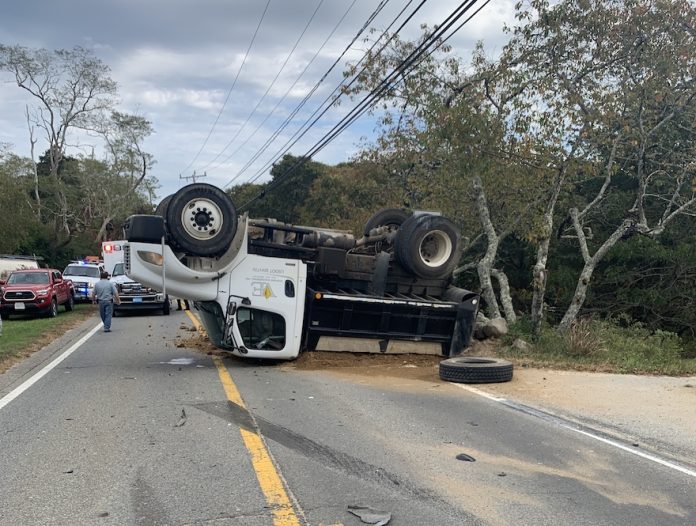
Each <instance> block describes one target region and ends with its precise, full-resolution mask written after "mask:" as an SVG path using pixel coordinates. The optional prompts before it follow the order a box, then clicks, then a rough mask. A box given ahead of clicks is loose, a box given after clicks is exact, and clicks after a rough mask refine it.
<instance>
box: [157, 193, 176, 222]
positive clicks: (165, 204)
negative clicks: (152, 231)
mask: <svg viewBox="0 0 696 526" xmlns="http://www.w3.org/2000/svg"><path fill="white" fill-rule="evenodd" d="M172 195H174V194H169V195H168V196H167V197H165V198H164V199H162V200H161V201H160V202H159V204H158V205H157V208H155V213H154V215H156V216H161V217H167V208H169V201H171V200H172Z"/></svg>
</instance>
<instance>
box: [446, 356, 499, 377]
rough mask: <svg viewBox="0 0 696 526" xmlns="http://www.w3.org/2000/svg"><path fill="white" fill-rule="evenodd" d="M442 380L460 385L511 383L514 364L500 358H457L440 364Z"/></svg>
mask: <svg viewBox="0 0 696 526" xmlns="http://www.w3.org/2000/svg"><path fill="white" fill-rule="evenodd" d="M440 379H442V380H446V381H448V382H456V383H460V384H493V383H500V382H509V381H510V380H512V363H510V362H508V361H506V360H500V359H498V358H484V357H478V356H456V357H454V358H449V359H447V360H443V361H441V362H440Z"/></svg>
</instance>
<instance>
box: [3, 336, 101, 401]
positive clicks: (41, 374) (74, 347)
mask: <svg viewBox="0 0 696 526" xmlns="http://www.w3.org/2000/svg"><path fill="white" fill-rule="evenodd" d="M101 326H102V323H101V322H99V324H98V325H96V326H95V327H94V328H93V329H92V330H90V331H89V332H88V333H87V334H85V335H84V336H83V337H82V338H80V339H79V340H77V341H76V342H75V343H74V344H73V345H72V346H71V347H70V348H69V349H68V350H67V351H65V352H64V353H63V354H61V355H60V356H59V357H58V358H56V359H55V360H53V361H52V362H51V363H49V364H48V365H47V366H46V367H44V368H43V369H41V370H40V371H39V372H38V373H36V374H35V375H34V376H32V377H31V378H29V379H27V380H25V381H24V382H23V383H22V384H20V385H18V386H17V387H15V388H14V389H13V390H12V391H10V392H9V393H7V394H6V395H5V396H3V397H2V398H0V409H2V408H3V407H5V406H6V405H7V404H9V403H10V402H11V401H12V400H14V399H15V398H17V397H18V396H19V395H21V394H22V393H23V392H24V391H26V390H27V389H29V388H30V387H31V386H32V385H34V384H35V383H36V382H38V381H39V380H41V378H43V377H44V376H46V374H48V373H49V372H50V371H51V369H53V368H55V367H56V366H57V365H58V364H59V363H60V362H62V361H63V360H65V359H66V358H67V357H68V356H70V355H71V354H72V353H74V352H75V351H76V350H77V349H78V348H79V347H80V346H81V345H82V344H83V343H85V341H87V340H88V339H89V338H90V337H91V336H92V335H93V334H94V333H95V332H97V330H98V329H99V328H100V327H101Z"/></svg>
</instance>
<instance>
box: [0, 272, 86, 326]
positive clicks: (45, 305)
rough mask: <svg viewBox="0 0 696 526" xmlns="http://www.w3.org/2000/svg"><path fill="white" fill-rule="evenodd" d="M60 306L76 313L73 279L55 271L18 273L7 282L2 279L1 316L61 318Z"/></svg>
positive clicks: (12, 275) (0, 282) (0, 291)
mask: <svg viewBox="0 0 696 526" xmlns="http://www.w3.org/2000/svg"><path fill="white" fill-rule="evenodd" d="M58 305H64V306H65V310H66V311H71V310H73V307H74V305H75V289H74V287H73V283H72V281H71V280H69V279H64V278H63V275H62V274H61V273H60V271H59V270H56V269H52V268H41V269H31V270H30V269H27V270H16V271H14V272H12V273H11V274H10V275H9V276H8V278H7V280H0V315H1V316H2V317H3V318H4V319H7V318H9V317H10V315H11V314H45V315H48V316H50V317H54V316H57V315H58Z"/></svg>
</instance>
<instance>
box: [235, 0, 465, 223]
mask: <svg viewBox="0 0 696 526" xmlns="http://www.w3.org/2000/svg"><path fill="white" fill-rule="evenodd" d="M476 2H477V0H469V1H468V2H462V4H460V5H459V7H457V9H455V11H453V12H452V13H451V14H450V15H449V16H448V17H447V18H446V19H445V21H444V22H443V23H442V24H441V25H439V26H436V29H435V30H434V31H433V32H432V33H431V34H430V35H429V36H428V37H427V38H426V39H425V40H424V41H423V42H422V43H421V44H420V45H419V46H418V47H417V48H416V49H414V50H413V51H412V52H411V53H410V54H409V55H408V57H406V58H405V59H404V60H402V61H401V63H400V64H399V65H398V66H397V67H396V68H395V69H394V71H392V73H390V74H389V75H388V76H387V77H385V79H383V80H382V82H380V84H379V85H378V86H377V87H376V88H374V89H373V90H372V91H371V92H370V93H369V94H368V95H367V96H366V97H365V98H364V99H363V100H362V101H361V102H360V104H358V106H356V107H355V108H354V109H353V110H352V111H351V112H350V113H349V114H348V115H347V116H346V117H344V118H343V119H341V121H340V122H339V123H338V124H336V125H335V126H334V127H333V128H332V129H331V130H330V131H329V133H327V134H325V135H324V137H323V138H322V139H321V140H320V141H319V142H318V143H316V144H315V146H313V147H312V148H310V150H309V151H308V152H307V153H306V154H305V155H303V156H302V157H301V158H300V160H298V161H297V162H296V163H295V164H293V166H291V167H290V168H288V169H287V170H286V171H285V172H284V173H283V174H281V175H280V176H279V177H277V178H276V179H275V180H273V181H272V182H271V183H270V184H269V185H268V186H267V187H266V188H265V189H264V191H263V192H261V193H259V194H258V195H257V196H255V197H254V198H252V199H251V200H249V201H248V202H247V203H245V204H244V205H243V206H242V207H241V208H242V209H245V208H247V207H248V206H249V205H250V204H251V203H253V202H254V201H256V200H257V199H259V198H261V197H263V196H264V195H266V194H267V193H268V192H271V191H273V190H274V189H275V188H277V187H278V186H279V185H281V184H283V183H284V182H285V181H286V180H287V178H288V177H289V176H290V175H291V174H292V172H293V171H294V170H295V168H297V167H298V166H300V165H301V164H303V163H304V162H305V161H306V160H307V159H311V157H312V156H314V155H316V154H317V153H318V152H319V151H321V150H322V149H323V148H324V147H325V146H326V145H327V144H328V143H329V142H330V141H332V140H333V139H334V138H335V137H336V136H338V134H340V133H341V132H342V131H343V130H344V129H345V128H347V127H348V126H350V124H352V123H353V122H354V121H355V120H356V119H357V118H359V117H360V116H361V115H362V114H364V113H365V112H366V111H368V110H369V109H370V108H371V107H372V106H373V105H374V103H376V102H377V101H378V100H379V98H380V97H381V95H382V94H384V93H385V92H386V91H387V90H388V89H389V88H390V87H393V86H394V85H395V84H396V82H394V78H396V77H398V76H399V75H403V76H405V75H407V74H408V73H410V71H412V70H413V69H414V68H415V66H417V65H418V63H420V61H419V62H418V63H417V62H416V61H417V60H418V59H419V58H421V57H422V58H421V61H422V60H424V59H425V58H426V57H427V56H429V54H428V55H425V56H423V55H424V54H425V52H426V51H427V49H428V47H430V46H431V45H432V44H433V43H436V42H437V41H438V40H440V39H441V38H442V36H443V35H444V34H445V32H446V31H447V30H449V29H450V28H451V27H452V26H453V25H454V24H455V23H456V22H457V21H458V20H459V19H460V18H461V17H462V16H463V15H464V14H465V13H466V12H467V11H468V10H469V9H470V8H471V7H472V6H473V5H474V4H475V3H476ZM474 14H475V13H474ZM470 19H471V17H469V20H470ZM467 21H468V20H467ZM465 22H466V21H465ZM463 25H464V24H460V25H459V26H458V27H457V28H456V29H455V31H454V32H456V31H458V30H459V29H461V27H463ZM454 32H453V33H452V34H454ZM451 36H452V35H449V36H448V37H447V38H448V39H449V38H450V37H451ZM442 43H443V42H439V43H438V45H437V46H436V48H435V49H437V47H439V46H440V45H442ZM407 70H408V71H407Z"/></svg>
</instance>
